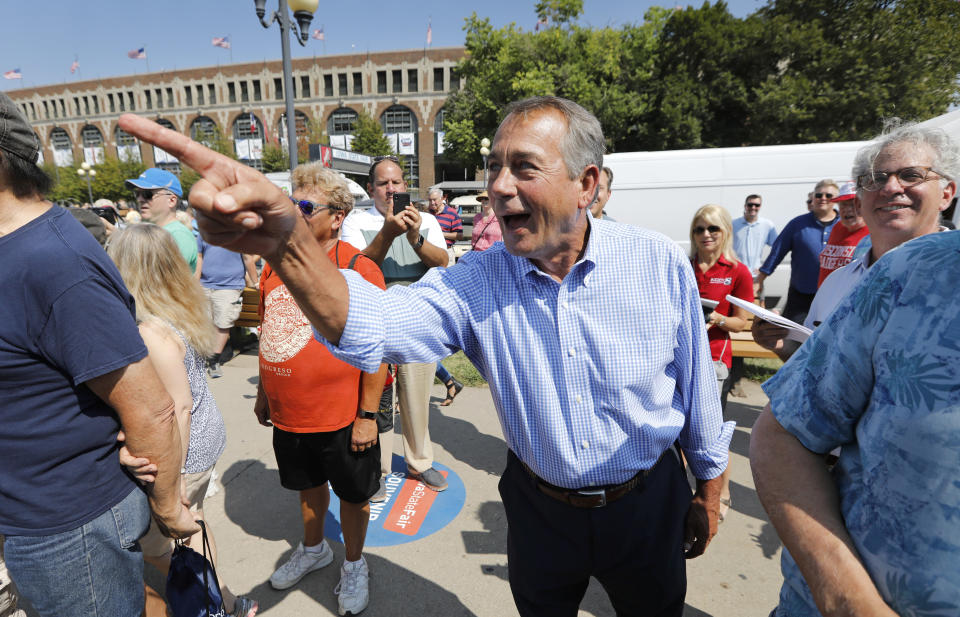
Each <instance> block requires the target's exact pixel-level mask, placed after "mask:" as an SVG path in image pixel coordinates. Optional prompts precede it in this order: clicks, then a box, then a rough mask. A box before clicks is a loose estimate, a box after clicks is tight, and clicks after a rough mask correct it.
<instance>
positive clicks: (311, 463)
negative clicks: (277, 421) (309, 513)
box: [273, 424, 380, 503]
mask: <svg viewBox="0 0 960 617" xmlns="http://www.w3.org/2000/svg"><path fill="white" fill-rule="evenodd" d="M352 432H353V425H352V424H351V425H349V426H345V427H344V428H342V429H340V430H338V431H333V432H330V433H290V432H288V431H283V430H280V429H278V428H277V427H273V452H274V454H275V455H276V457H277V467H279V468H280V484H281V485H283V487H284V488H286V489H290V490H292V491H303V490H307V489H311V488H316V487H318V486H323V484H324V483H326V482H327V481H328V480H329V482H330V484H331V486H332V487H333V492H334V493H336V495H337V497H339V498H340V500H341V501H346V502H347V503H363V502H365V501H367V500H369V499H370V497H372V496H373V495H374V494H375V493H376V492H377V490H379V488H380V442H379V441H378V442H377V444H376V445H375V446H373V447H372V448H367V449H366V450H364V451H363V452H353V451H351V450H350V439H351V435H352Z"/></svg>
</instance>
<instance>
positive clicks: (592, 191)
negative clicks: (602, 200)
mask: <svg viewBox="0 0 960 617" xmlns="http://www.w3.org/2000/svg"><path fill="white" fill-rule="evenodd" d="M579 182H580V201H579V203H578V204H577V207H579V208H583V209H586V208H589V207H590V204H592V203H593V201H594V200H595V199H596V198H597V190H598V189H599V188H600V168H599V167H597V166H596V165H587V166H586V167H585V168H584V169H583V171H582V172H581V173H580V179H579Z"/></svg>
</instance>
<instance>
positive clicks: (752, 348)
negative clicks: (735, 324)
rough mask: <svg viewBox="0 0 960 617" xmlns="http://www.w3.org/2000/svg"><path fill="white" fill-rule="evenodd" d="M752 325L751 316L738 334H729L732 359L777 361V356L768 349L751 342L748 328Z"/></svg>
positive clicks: (751, 337) (751, 336)
mask: <svg viewBox="0 0 960 617" xmlns="http://www.w3.org/2000/svg"><path fill="white" fill-rule="evenodd" d="M752 325H753V315H750V319H749V321H748V323H747V327H746V328H744V329H743V330H741V331H740V332H731V333H730V345H731V347H730V349H731V351H732V352H733V357H734V358H773V359H774V360H779V359H780V358H779V357H778V356H777V354H775V353H773V352H772V351H770V350H769V349H765V348H763V347H761V346H760V345H757V344H756V343H755V342H754V340H753V335H752V334H750V326H752Z"/></svg>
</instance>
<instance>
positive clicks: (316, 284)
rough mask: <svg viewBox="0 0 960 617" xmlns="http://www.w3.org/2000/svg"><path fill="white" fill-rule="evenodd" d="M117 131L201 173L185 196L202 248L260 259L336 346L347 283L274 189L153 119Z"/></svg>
mask: <svg viewBox="0 0 960 617" xmlns="http://www.w3.org/2000/svg"><path fill="white" fill-rule="evenodd" d="M120 126H121V128H123V130H125V131H127V132H128V133H130V134H131V135H134V136H136V137H138V138H139V139H142V140H143V141H145V142H147V143H150V144H153V145H155V146H157V147H159V148H162V149H163V150H165V151H167V152H169V153H170V154H172V155H173V156H175V157H176V158H178V159H179V160H180V161H181V162H182V163H184V164H186V165H188V166H190V167H191V168H193V169H194V170H195V171H196V172H197V173H199V174H200V176H201V178H202V179H201V180H199V181H198V182H197V183H196V184H194V185H193V188H192V189H191V190H190V205H191V206H193V207H194V209H195V210H196V211H197V224H198V226H199V228H200V232H201V234H203V237H204V239H205V240H206V241H207V242H209V243H211V244H216V245H218V246H222V247H224V248H228V249H230V250H232V251H236V252H238V253H251V254H256V255H261V256H263V258H264V259H266V260H267V262H269V263H270V266H271V267H272V268H273V269H274V270H275V271H276V272H277V274H279V275H280V278H281V279H282V280H283V282H284V283H285V284H286V286H287V289H289V290H290V292H291V293H292V294H293V297H294V298H295V299H296V300H297V304H299V305H300V307H301V308H302V309H303V312H304V314H305V315H306V316H307V319H309V320H310V323H312V324H313V326H314V327H315V328H316V329H317V330H318V331H319V332H320V334H322V335H323V336H324V337H325V338H326V339H327V340H328V341H330V342H332V343H334V344H336V343H338V342H339V341H340V336H341V334H342V333H343V328H344V326H345V325H346V322H347V309H348V292H347V283H346V281H345V280H344V279H343V276H342V275H341V274H340V273H339V272H338V271H337V269H336V268H335V267H334V265H333V263H332V262H331V261H330V260H329V259H328V258H327V256H326V253H325V251H324V250H323V248H322V247H321V246H320V245H319V244H318V243H317V241H316V240H315V239H314V237H313V235H312V234H311V233H310V231H309V229H308V228H307V225H306V223H305V222H304V220H303V217H302V216H301V215H300V213H299V211H298V210H297V208H296V207H295V206H294V205H293V203H292V202H291V201H290V199H289V198H288V197H287V196H286V195H284V194H283V192H281V191H280V189H279V188H278V187H277V186H276V185H274V184H273V183H272V182H270V180H268V179H267V178H266V176H264V175H263V174H261V173H260V172H258V171H256V170H254V169H252V168H250V167H247V166H246V165H243V164H242V163H239V162H237V161H234V160H232V159H230V158H228V157H226V156H223V155H222V154H219V153H217V152H214V151H213V150H210V149H209V148H206V147H204V146H202V145H200V144H198V143H197V142H195V141H193V140H191V139H190V138H188V137H186V136H185V135H181V134H180V133H177V132H175V131H171V130H169V129H165V128H163V127H161V126H160V125H158V124H157V123H155V122H153V121H152V120H148V119H146V118H141V117H139V116H135V115H133V114H124V115H123V116H121V117H120Z"/></svg>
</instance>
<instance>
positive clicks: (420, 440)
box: [380, 362, 437, 473]
mask: <svg viewBox="0 0 960 617" xmlns="http://www.w3.org/2000/svg"><path fill="white" fill-rule="evenodd" d="M436 372H437V365H436V363H434V362H430V363H428V364H401V365H399V366H398V367H397V380H396V381H395V382H394V386H395V387H394V391H395V392H396V393H397V403H398V405H399V407H400V427H401V430H402V431H403V457H404V459H406V461H407V466H408V467H409V468H410V469H412V470H413V471H415V472H418V473H419V472H423V471H426V470H427V469H430V468H431V467H433V444H432V443H431V442H430V427H429V426H428V420H429V417H430V388H431V386H433V376H434V373H436ZM392 458H393V431H390V432H387V433H381V434H380V467H381V470H382V471H383V472H384V473H390V462H391V459H392Z"/></svg>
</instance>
